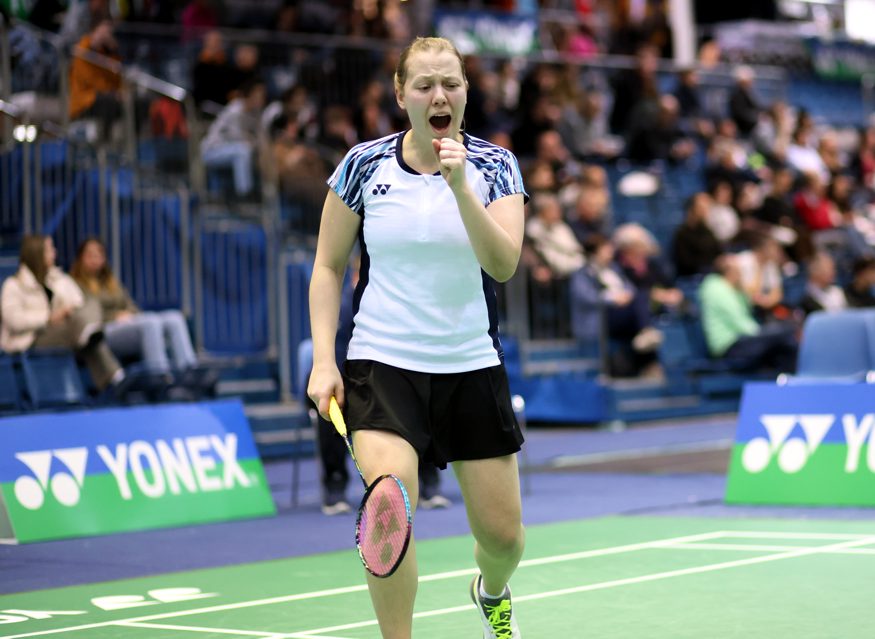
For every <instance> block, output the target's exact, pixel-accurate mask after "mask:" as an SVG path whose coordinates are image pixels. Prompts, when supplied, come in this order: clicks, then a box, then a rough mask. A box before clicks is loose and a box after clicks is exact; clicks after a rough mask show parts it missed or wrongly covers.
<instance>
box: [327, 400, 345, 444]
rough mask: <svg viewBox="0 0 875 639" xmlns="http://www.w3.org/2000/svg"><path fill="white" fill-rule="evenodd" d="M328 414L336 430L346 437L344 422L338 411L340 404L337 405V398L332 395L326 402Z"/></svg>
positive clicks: (341, 414)
mask: <svg viewBox="0 0 875 639" xmlns="http://www.w3.org/2000/svg"><path fill="white" fill-rule="evenodd" d="M328 416H329V417H330V418H331V423H332V424H334V428H335V429H337V432H338V433H340V434H341V435H343V436H344V437H346V422H345V421H344V420H343V413H342V412H341V411H340V406H338V404H337V400H336V399H334V397H333V396H332V397H331V401H330V402H328Z"/></svg>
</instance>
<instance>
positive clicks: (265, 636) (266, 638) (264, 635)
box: [114, 621, 276, 639]
mask: <svg viewBox="0 0 875 639" xmlns="http://www.w3.org/2000/svg"><path fill="white" fill-rule="evenodd" d="M114 625H116V626H124V627H126V628H147V629H155V630H187V631H189V632H214V633H216V634H218V635H237V636H238V637H241V636H244V635H245V636H247V637H260V638H261V639H270V637H276V633H275V632H266V631H261V632H258V631H255V630H231V629H230V628H203V627H199V626H176V625H171V624H163V623H143V622H138V621H120V622H116V623H115V624H114Z"/></svg>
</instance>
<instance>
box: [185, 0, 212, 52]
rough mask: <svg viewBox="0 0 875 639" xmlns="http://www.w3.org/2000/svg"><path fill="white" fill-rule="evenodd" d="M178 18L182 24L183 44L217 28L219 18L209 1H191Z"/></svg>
mask: <svg viewBox="0 0 875 639" xmlns="http://www.w3.org/2000/svg"><path fill="white" fill-rule="evenodd" d="M179 18H180V22H181V23H182V40H183V42H186V41H188V40H191V39H193V38H194V37H196V36H197V35H199V34H201V33H203V32H204V31H206V30H207V29H214V28H216V27H217V26H219V16H218V15H217V14H216V10H215V9H214V8H213V5H212V3H211V2H210V1H209V0H191V2H189V3H188V4H187V5H185V7H184V8H183V9H182V14H181V15H180V17H179Z"/></svg>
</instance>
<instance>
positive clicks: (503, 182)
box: [489, 149, 529, 203]
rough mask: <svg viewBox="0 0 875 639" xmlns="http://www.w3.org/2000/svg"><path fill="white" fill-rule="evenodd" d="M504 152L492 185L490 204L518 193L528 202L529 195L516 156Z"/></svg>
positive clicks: (504, 150) (506, 151) (499, 160)
mask: <svg viewBox="0 0 875 639" xmlns="http://www.w3.org/2000/svg"><path fill="white" fill-rule="evenodd" d="M502 151H503V153H502V154H501V156H500V158H499V159H498V162H497V165H496V168H495V173H494V174H493V180H492V184H491V185H490V189H489V203H492V202H494V201H495V200H497V199H499V198H502V197H505V196H507V195H515V194H516V193H522V195H523V201H525V202H528V201H529V194H528V193H526V188H525V186H524V185H523V176H522V172H521V171H520V165H519V162H517V159H516V156H514V154H513V153H511V152H510V151H508V150H507V149H502Z"/></svg>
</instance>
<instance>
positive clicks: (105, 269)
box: [70, 237, 121, 295]
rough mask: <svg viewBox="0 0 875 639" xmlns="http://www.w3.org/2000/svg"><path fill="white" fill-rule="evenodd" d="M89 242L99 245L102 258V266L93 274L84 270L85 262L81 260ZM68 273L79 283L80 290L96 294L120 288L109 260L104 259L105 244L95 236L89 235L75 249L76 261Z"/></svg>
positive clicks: (113, 291) (116, 290)
mask: <svg viewBox="0 0 875 639" xmlns="http://www.w3.org/2000/svg"><path fill="white" fill-rule="evenodd" d="M91 244H95V245H97V246H99V247H100V250H101V251H102V252H103V258H104V261H103V266H101V267H100V270H99V271H98V272H97V273H95V274H94V275H90V274H88V273H86V272H85V264H84V263H83V260H82V258H83V255H84V253H85V249H87V248H88V246H89V245H91ZM70 275H71V276H72V277H73V279H74V280H76V283H77V284H79V286H80V287H81V288H82V290H84V291H85V292H87V293H92V294H94V295H98V294H100V293H101V292H102V291H106V292H109V293H113V294H114V293H117V292H118V291H119V290H120V289H121V285H120V284H119V281H118V279H117V278H116V276H115V274H113V272H112V269H110V267H109V262H108V261H107V260H106V245H105V244H104V243H103V242H102V241H101V240H99V239H98V238H96V237H89V238H88V239H86V240H85V241H84V242H82V244H80V245H79V249H78V250H77V251H76V261H75V262H73V268H71V269H70Z"/></svg>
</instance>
